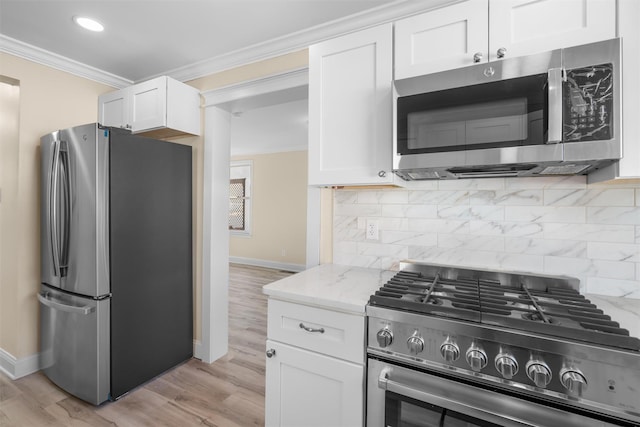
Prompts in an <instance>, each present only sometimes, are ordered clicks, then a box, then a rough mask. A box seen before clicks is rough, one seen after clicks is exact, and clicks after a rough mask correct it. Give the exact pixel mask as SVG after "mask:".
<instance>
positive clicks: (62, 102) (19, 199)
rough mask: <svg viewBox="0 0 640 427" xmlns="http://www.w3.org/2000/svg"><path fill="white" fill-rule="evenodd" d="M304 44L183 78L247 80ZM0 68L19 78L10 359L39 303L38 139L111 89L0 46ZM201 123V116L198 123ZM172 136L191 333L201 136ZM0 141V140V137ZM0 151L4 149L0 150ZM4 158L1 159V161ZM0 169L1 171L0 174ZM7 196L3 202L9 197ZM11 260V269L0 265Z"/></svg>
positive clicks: (30, 329) (5, 247) (29, 335)
mask: <svg viewBox="0 0 640 427" xmlns="http://www.w3.org/2000/svg"><path fill="white" fill-rule="evenodd" d="M307 56H308V53H307V51H306V50H302V51H300V52H294V53H292V54H289V55H283V56H281V57H278V58H273V59H269V60H265V61H261V62H257V63H253V64H248V65H245V66H242V67H238V68H235V69H232V70H227V71H223V72H220V73H216V74H213V75H210V76H207V77H203V78H200V79H196V80H192V81H190V82H187V84H189V85H191V86H194V87H196V88H197V89H199V90H201V91H207V90H211V89H216V88H220V87H223V86H228V85H232V84H235V83H240V82H243V81H247V80H254V79H258V78H260V77H265V76H269V75H274V74H278V73H281V72H285V71H289V70H294V69H298V68H301V67H306V66H307V64H308V59H307ZM0 75H5V76H7V77H10V78H13V79H16V80H19V81H20V112H19V114H20V128H19V129H20V131H19V138H18V141H17V142H16V144H17V145H15V146H14V147H13V148H14V152H15V155H14V156H12V160H10V161H11V162H12V163H11V165H8V166H6V165H4V164H2V166H3V170H4V169H6V168H8V167H9V166H10V167H12V168H13V169H14V170H15V173H14V174H13V180H11V182H12V184H11V188H12V189H13V190H14V191H13V199H12V198H11V195H10V192H7V193H5V191H8V190H5V188H4V186H5V184H4V183H3V184H2V186H3V187H2V205H1V206H2V213H1V214H0V215H2V216H0V221H4V223H7V222H8V221H9V220H10V219H11V221H12V224H9V225H8V226H7V228H8V229H10V230H11V233H7V231H6V230H7V228H5V225H4V223H0V224H2V225H3V229H2V232H1V233H2V234H0V235H1V236H2V240H1V241H0V249H1V250H0V255H4V256H3V259H2V260H0V262H1V263H2V264H0V280H2V283H1V284H0V292H2V293H1V294H0V349H3V350H4V351H6V352H8V353H10V354H11V355H13V356H14V357H16V358H21V357H26V356H29V355H32V354H35V353H37V352H38V319H39V317H38V303H37V300H36V298H35V294H36V292H37V290H38V285H39V282H40V234H39V233H40V223H39V191H40V189H39V179H40V173H39V171H40V169H39V161H40V160H39V142H40V137H41V136H42V135H44V134H46V133H49V132H52V131H54V130H56V129H63V128H67V127H71V126H76V125H80V124H84V123H91V122H95V121H96V119H97V117H98V112H97V108H98V101H97V98H98V96H99V95H101V94H103V93H105V92H109V91H112V90H114V89H113V88H111V87H109V86H107V85H103V84H100V83H96V82H94V81H91V80H88V79H85V78H82V77H77V76H74V75H72V74H69V73H66V72H63V71H58V70H55V69H52V68H49V67H46V66H43V65H40V64H37V63H34V62H31V61H28V60H25V59H22V58H19V57H16V56H13V55H9V54H5V53H0ZM203 129H204V123H203ZM173 142H177V143H180V144H187V145H191V146H192V147H193V159H194V163H193V170H194V180H193V182H194V189H193V195H194V237H195V238H194V249H195V251H194V254H195V261H194V280H195V292H194V316H195V330H194V332H195V338H196V339H199V338H200V336H201V332H200V331H201V327H200V296H201V274H202V189H203V172H204V156H203V143H204V137H183V138H175V139H173ZM2 143H3V144H4V143H5V141H4V140H3V141H2ZM3 157H4V156H3ZM7 159H8V157H5V158H3V162H4V161H7ZM0 176H1V175H0ZM9 202H10V203H9ZM7 265H10V266H11V268H2V266H7Z"/></svg>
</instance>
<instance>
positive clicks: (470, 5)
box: [395, 0, 488, 80]
mask: <svg viewBox="0 0 640 427" xmlns="http://www.w3.org/2000/svg"><path fill="white" fill-rule="evenodd" d="M487 1H488V0H467V1H464V2H461V3H457V4H454V5H452V6H446V7H443V8H440V9H436V10H432V11H430V12H425V13H423V14H421V15H416V16H412V17H409V18H406V19H402V20H400V21H398V22H396V27H395V79H396V80H400V79H404V78H407V77H414V76H419V75H422V74H430V73H435V72H438V71H445V70H450V69H453V68H459V67H464V66H467V65H472V64H473V63H474V55H476V54H478V56H479V57H481V58H482V59H481V60H482V61H486V58H487V48H488V44H487V38H488V2H487Z"/></svg>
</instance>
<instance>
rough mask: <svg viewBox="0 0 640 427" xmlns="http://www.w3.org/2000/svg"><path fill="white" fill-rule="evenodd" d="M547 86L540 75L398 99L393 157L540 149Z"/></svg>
mask: <svg viewBox="0 0 640 427" xmlns="http://www.w3.org/2000/svg"><path fill="white" fill-rule="evenodd" d="M547 81H548V76H547V74H546V73H545V74H536V75H533V76H526V77H519V78H516V79H508V80H500V81H496V82H492V83H484V84H479V85H473V86H467V87H461V88H455V89H447V90H442V91H436V92H429V93H424V94H419V95H411V96H404V97H399V98H398V100H397V120H398V122H397V144H398V153H399V154H420V153H437V152H445V151H461V150H475V149H485V148H500V147H512V146H521V145H540V144H544V143H545V142H546V141H547V140H548V128H549V119H548V107H547V106H548V87H547V86H548V85H547Z"/></svg>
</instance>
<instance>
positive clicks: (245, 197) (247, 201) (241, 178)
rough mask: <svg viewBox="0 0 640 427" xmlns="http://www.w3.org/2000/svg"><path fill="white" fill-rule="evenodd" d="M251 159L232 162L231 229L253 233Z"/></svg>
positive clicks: (243, 233) (245, 233)
mask: <svg viewBox="0 0 640 427" xmlns="http://www.w3.org/2000/svg"><path fill="white" fill-rule="evenodd" d="M252 167H253V163H252V162H251V161H250V160H242V161H234V162H231V168H230V170H229V172H230V173H229V178H230V179H229V231H230V232H231V233H232V234H239V235H246V236H249V235H251V169H252Z"/></svg>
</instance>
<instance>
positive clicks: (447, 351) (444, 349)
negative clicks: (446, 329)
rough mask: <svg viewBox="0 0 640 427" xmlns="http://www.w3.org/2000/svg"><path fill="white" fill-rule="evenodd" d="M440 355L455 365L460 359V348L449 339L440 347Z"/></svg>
mask: <svg viewBox="0 0 640 427" xmlns="http://www.w3.org/2000/svg"><path fill="white" fill-rule="evenodd" d="M440 355H441V356H442V358H443V359H444V360H445V361H446V362H447V363H453V362H455V361H456V360H458V358H459V357H460V348H458V346H457V344H456V343H454V342H453V341H450V340H448V339H447V340H446V341H445V342H443V343H442V345H441V346H440Z"/></svg>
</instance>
